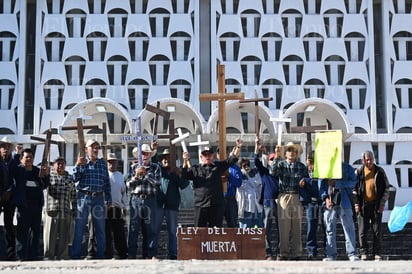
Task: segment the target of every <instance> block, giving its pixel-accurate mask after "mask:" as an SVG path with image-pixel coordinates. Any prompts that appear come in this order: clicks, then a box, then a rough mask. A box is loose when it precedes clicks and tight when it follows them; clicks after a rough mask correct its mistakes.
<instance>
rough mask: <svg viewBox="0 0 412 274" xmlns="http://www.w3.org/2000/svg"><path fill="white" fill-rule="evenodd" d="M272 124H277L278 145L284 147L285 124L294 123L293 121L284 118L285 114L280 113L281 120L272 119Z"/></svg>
mask: <svg viewBox="0 0 412 274" xmlns="http://www.w3.org/2000/svg"><path fill="white" fill-rule="evenodd" d="M270 121H271V122H275V123H276V124H277V126H278V130H277V133H278V142H277V145H278V146H281V145H282V131H283V123H290V122H292V119H290V118H283V112H282V111H279V118H270Z"/></svg>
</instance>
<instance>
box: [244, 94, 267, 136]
mask: <svg viewBox="0 0 412 274" xmlns="http://www.w3.org/2000/svg"><path fill="white" fill-rule="evenodd" d="M255 95H256V96H255V98H254V99H253V98H252V99H243V100H239V103H255V133H256V136H257V137H259V135H260V130H259V129H260V124H259V121H260V120H259V102H269V101H272V100H273V98H272V97H269V98H258V96H257V92H256V90H255Z"/></svg>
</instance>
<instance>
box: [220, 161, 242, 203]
mask: <svg viewBox="0 0 412 274" xmlns="http://www.w3.org/2000/svg"><path fill="white" fill-rule="evenodd" d="M241 185H242V171H241V170H240V167H239V166H238V165H237V164H233V165H231V166H229V176H228V179H227V192H226V193H224V195H225V197H235V195H236V189H237V188H238V187H240V186H241Z"/></svg>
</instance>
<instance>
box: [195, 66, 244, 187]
mask: <svg viewBox="0 0 412 274" xmlns="http://www.w3.org/2000/svg"><path fill="white" fill-rule="evenodd" d="M217 71H218V93H217V94H216V93H214V94H212V93H211V94H205V93H203V94H200V95H199V100H200V101H218V111H219V115H218V116H219V125H218V127H219V155H220V160H225V159H226V101H227V100H241V99H244V98H245V94H244V93H241V92H239V93H226V87H225V66H224V65H219V66H218V70H217ZM227 174H228V172H226V174H225V175H224V176H222V186H223V192H226V191H227Z"/></svg>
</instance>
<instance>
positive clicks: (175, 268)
mask: <svg viewBox="0 0 412 274" xmlns="http://www.w3.org/2000/svg"><path fill="white" fill-rule="evenodd" d="M0 272H2V273H13V274H26V273H30V274H38V273H50V274H59V273H62V274H63V273H64V274H71V273H73V274H79V273H81V274H89V273H90V274H92V273H93V274H128V273H145V274H147V273H162V274H177V273H179V274H180V273H193V274H195V273H199V274H202V273H205V274H206V273H207V274H210V273H265V274H268V273H285V274H288V273H328V274H330V273H340V274H345V273H412V261H381V262H374V261H359V262H349V261H335V262H322V261H281V262H277V261H258V260H224V261H217V260H213V261H212V260H209V261H206V260H185V261H170V260H122V261H118V260H88V261H86V260H77V261H75V260H73V261H70V260H69V261H38V262H0Z"/></svg>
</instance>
